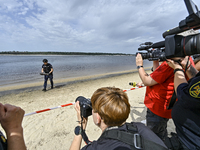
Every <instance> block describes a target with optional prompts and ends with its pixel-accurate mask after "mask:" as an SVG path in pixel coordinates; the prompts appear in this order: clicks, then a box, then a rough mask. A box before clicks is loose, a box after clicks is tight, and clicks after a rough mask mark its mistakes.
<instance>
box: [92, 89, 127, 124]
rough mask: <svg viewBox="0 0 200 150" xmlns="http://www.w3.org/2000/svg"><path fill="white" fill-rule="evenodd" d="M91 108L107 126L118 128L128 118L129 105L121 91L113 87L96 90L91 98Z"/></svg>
mask: <svg viewBox="0 0 200 150" xmlns="http://www.w3.org/2000/svg"><path fill="white" fill-rule="evenodd" d="M91 102H92V108H93V111H94V112H97V113H98V114H99V115H100V116H101V118H102V119H103V121H104V123H105V124H106V125H107V126H120V125H122V124H123V123H124V122H125V121H126V119H127V118H128V116H129V113H130V104H129V102H128V96H127V94H126V93H125V92H123V90H121V89H119V88H115V87H104V88H100V89H97V90H96V91H95V92H94V94H93V95H92V98H91Z"/></svg>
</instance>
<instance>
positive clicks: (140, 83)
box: [136, 82, 144, 87]
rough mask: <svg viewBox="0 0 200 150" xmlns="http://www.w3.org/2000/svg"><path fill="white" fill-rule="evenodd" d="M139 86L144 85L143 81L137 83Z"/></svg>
mask: <svg viewBox="0 0 200 150" xmlns="http://www.w3.org/2000/svg"><path fill="white" fill-rule="evenodd" d="M136 86H137V87H140V86H144V84H143V82H139V83H137V84H136Z"/></svg>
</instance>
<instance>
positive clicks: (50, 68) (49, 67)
mask: <svg viewBox="0 0 200 150" xmlns="http://www.w3.org/2000/svg"><path fill="white" fill-rule="evenodd" d="M43 63H44V64H43V65H42V73H43V72H44V73H46V75H44V89H43V90H42V91H46V87H47V81H48V78H49V79H50V82H51V89H53V66H52V65H51V64H50V63H48V60H47V59H43Z"/></svg>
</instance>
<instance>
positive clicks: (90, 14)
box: [0, 0, 200, 53]
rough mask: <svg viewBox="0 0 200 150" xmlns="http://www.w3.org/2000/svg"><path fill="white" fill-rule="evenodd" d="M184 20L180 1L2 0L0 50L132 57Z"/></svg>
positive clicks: (184, 11)
mask: <svg viewBox="0 0 200 150" xmlns="http://www.w3.org/2000/svg"><path fill="white" fill-rule="evenodd" d="M194 2H195V3H196V4H197V5H199V6H200V2H199V1H197V0H196V1H194ZM187 15H188V13H187V10H186V7H185V5H184V2H183V1H181V0H177V1H174V0H166V1H160V0H140V1H137V0H95V1H94V0H81V1H80V0H73V1H69V0H68V1H66V0H50V1H49V0H21V1H17V0H6V1H4V0H0V40H1V42H2V43H3V44H2V45H1V49H0V50H2V51H5V50H23V51H25V50H26V51H36V50H38V51H43V50H52V51H56V50H57V51H86V52H89V51H94V52H126V53H135V52H136V50H137V47H138V46H139V44H140V43H141V42H145V41H153V42H156V41H160V40H163V38H162V33H163V32H164V31H166V30H167V29H170V28H173V27H176V26H177V25H178V23H179V21H180V20H182V19H185V17H186V16H187Z"/></svg>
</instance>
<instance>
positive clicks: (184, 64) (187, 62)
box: [181, 56, 191, 69]
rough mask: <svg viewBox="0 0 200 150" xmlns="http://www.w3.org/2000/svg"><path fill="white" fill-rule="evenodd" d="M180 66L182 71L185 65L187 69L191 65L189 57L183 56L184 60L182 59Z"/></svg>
mask: <svg viewBox="0 0 200 150" xmlns="http://www.w3.org/2000/svg"><path fill="white" fill-rule="evenodd" d="M181 65H182V66H183V69H186V65H187V67H188V66H190V65H191V62H190V60H189V56H185V58H184V59H182V61H181Z"/></svg>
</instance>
